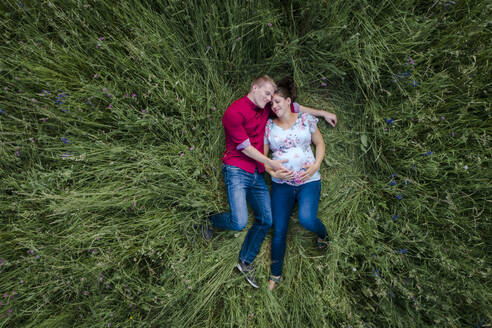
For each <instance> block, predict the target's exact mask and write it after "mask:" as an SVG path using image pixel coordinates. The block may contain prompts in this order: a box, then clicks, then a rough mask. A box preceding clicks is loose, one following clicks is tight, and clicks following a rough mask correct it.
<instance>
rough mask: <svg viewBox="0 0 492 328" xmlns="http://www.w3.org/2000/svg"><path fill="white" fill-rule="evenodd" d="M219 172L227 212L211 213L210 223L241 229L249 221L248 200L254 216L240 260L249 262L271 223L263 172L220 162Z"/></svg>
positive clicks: (230, 228) (254, 255) (269, 204)
mask: <svg viewBox="0 0 492 328" xmlns="http://www.w3.org/2000/svg"><path fill="white" fill-rule="evenodd" d="M222 173H223V174H224V182H225V184H226V188H227V197H228V199H229V207H230V212H225V213H220V214H215V215H212V217H211V219H212V223H213V225H214V226H216V227H217V228H222V229H229V230H237V231H239V230H243V229H244V228H245V227H246V225H247V224H248V205H247V203H246V201H247V202H248V203H249V205H250V206H251V207H252V208H253V211H254V213H255V218H256V219H255V222H254V223H253V226H252V227H251V228H250V229H249V231H248V233H247V234H246V237H245V238H244V242H243V246H242V247H241V251H240V253H239V260H240V261H243V262H246V263H252V262H253V260H254V259H255V257H256V255H258V252H259V251H260V247H261V244H262V243H263V240H264V239H265V236H266V234H267V233H268V230H270V227H271V226H272V209H271V203H270V193H269V191H268V187H267V185H266V183H265V178H264V177H263V173H262V174H259V173H258V172H256V171H255V173H248V172H246V171H244V170H243V169H240V168H239V167H236V166H232V165H226V164H224V165H223V166H222Z"/></svg>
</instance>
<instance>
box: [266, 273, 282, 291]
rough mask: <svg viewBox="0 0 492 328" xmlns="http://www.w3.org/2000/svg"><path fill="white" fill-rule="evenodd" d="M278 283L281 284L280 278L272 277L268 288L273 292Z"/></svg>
mask: <svg viewBox="0 0 492 328" xmlns="http://www.w3.org/2000/svg"><path fill="white" fill-rule="evenodd" d="M278 282H280V276H271V277H270V280H269V281H268V288H269V289H270V290H273V289H274V288H275V286H276V285H277V283H278Z"/></svg>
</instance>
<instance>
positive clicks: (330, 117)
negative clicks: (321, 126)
mask: <svg viewBox="0 0 492 328" xmlns="http://www.w3.org/2000/svg"><path fill="white" fill-rule="evenodd" d="M299 110H300V111H301V112H304V113H308V114H311V115H313V116H317V117H323V118H324V119H325V120H326V121H327V122H328V123H330V125H331V126H332V127H335V125H337V116H336V115H335V114H333V113H330V112H327V111H325V110H321V109H315V108H311V107H306V106H303V105H299Z"/></svg>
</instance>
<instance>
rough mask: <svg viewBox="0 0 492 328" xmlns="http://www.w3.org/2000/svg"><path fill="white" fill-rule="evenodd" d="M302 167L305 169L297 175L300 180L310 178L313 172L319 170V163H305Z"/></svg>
mask: <svg viewBox="0 0 492 328" xmlns="http://www.w3.org/2000/svg"><path fill="white" fill-rule="evenodd" d="M302 168H303V169H305V171H304V172H302V173H301V174H300V175H299V178H300V180H301V181H302V182H305V181H307V180H309V178H311V177H312V176H313V174H314V173H316V171H318V170H319V165H316V164H306V165H304V166H303V167H302Z"/></svg>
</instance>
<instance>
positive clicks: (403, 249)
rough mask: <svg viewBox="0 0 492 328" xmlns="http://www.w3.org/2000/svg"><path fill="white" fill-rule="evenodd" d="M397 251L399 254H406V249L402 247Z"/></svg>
mask: <svg viewBox="0 0 492 328" xmlns="http://www.w3.org/2000/svg"><path fill="white" fill-rule="evenodd" d="M399 253H400V254H407V249H406V248H402V249H400V251H399Z"/></svg>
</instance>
